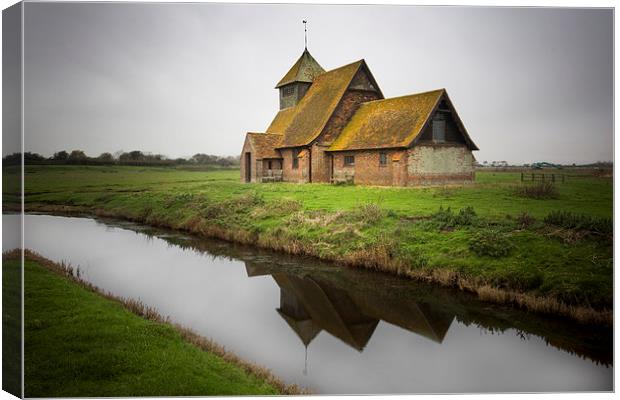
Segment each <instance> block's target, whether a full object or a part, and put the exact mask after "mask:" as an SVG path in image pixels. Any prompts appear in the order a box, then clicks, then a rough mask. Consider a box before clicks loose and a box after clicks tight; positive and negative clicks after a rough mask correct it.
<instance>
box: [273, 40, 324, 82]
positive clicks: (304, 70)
mask: <svg viewBox="0 0 620 400" xmlns="http://www.w3.org/2000/svg"><path fill="white" fill-rule="evenodd" d="M323 72H325V70H324V69H323V67H321V66H320V65H319V63H318V62H317V61H316V60H315V59H314V57H312V55H311V54H310V52H309V51H308V49H304V52H303V53H302V54H301V57H299V59H298V60H297V62H295V64H293V66H292V67H291V69H290V70H289V71H288V72H287V73H286V75H284V78H282V79H280V82H278V84H277V85H276V89H277V88H279V87H281V86H284V85H287V84H289V83H293V82H308V83H310V82H312V81H313V80H314V78H315V77H316V76H318V75H320V74H322V73H323Z"/></svg>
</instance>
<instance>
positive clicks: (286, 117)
mask: <svg viewBox="0 0 620 400" xmlns="http://www.w3.org/2000/svg"><path fill="white" fill-rule="evenodd" d="M295 111H296V110H295V107H288V108H284V109H282V110H280V111H278V113H277V114H276V116H275V118H274V119H273V121H271V124H270V125H269V127H268V128H267V131H266V132H267V133H278V134H283V133H284V131H285V130H286V128H287V127H288V126H289V125H290V124H291V121H292V120H293V117H294V116H295Z"/></svg>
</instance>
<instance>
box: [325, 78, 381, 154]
mask: <svg viewBox="0 0 620 400" xmlns="http://www.w3.org/2000/svg"><path fill="white" fill-rule="evenodd" d="M377 99H379V94H378V93H376V92H369V91H364V90H347V92H346V93H345V94H344V96H342V99H341V100H340V103H339V104H338V107H336V110H335V111H334V113H333V114H332V116H331V117H330V119H329V121H327V124H326V125H325V128H324V129H323V132H321V135H320V136H319V138H318V139H317V143H320V144H331V143H332V142H333V141H334V140H335V139H336V138H337V137H338V135H339V134H340V132H342V128H344V126H345V125H346V124H347V122H349V120H350V119H351V117H352V116H353V114H355V112H356V111H357V109H358V108H359V106H360V105H361V104H362V103H365V102H367V101H372V100H377Z"/></svg>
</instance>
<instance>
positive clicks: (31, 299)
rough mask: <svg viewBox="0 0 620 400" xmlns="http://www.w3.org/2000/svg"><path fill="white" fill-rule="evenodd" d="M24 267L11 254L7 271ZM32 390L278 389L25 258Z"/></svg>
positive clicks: (65, 393)
mask: <svg viewBox="0 0 620 400" xmlns="http://www.w3.org/2000/svg"><path fill="white" fill-rule="evenodd" d="M16 270H19V261H18V260H9V261H7V260H5V261H4V263H3V272H4V273H5V274H6V273H7V272H8V273H11V272H10V271H16ZM25 277H26V282H25V383H26V385H25V392H26V397H90V396H97V397H107V396H121V397H128V396H209V395H211V396H212V395H239V394H258V395H271V394H277V391H276V389H275V388H274V387H272V386H270V385H268V384H267V383H265V382H264V381H261V380H260V379H258V378H256V377H253V376H251V375H248V374H246V373H245V372H244V371H243V370H242V369H241V368H239V367H237V366H235V365H233V364H230V363H228V362H226V361H224V360H223V359H222V358H221V357H218V356H216V355H214V354H211V353H209V352H206V351H202V350H200V349H199V348H197V347H195V346H193V345H191V344H189V343H187V342H185V341H184V340H183V339H182V337H181V335H180V333H179V332H178V331H177V330H175V329H174V328H173V327H172V326H170V325H168V324H164V323H158V322H154V321H150V320H147V319H144V318H141V317H139V316H137V315H135V314H132V313H131V312H129V311H127V310H126V309H125V308H124V307H123V306H122V305H121V304H120V303H118V302H115V301H113V300H109V299H106V298H104V297H101V296H100V295H98V294H96V293H94V292H92V291H89V290H88V289H86V288H84V287H82V286H80V285H78V284H76V283H75V282H73V281H70V280H69V279H67V278H66V277H63V276H61V275H58V274H57V273H54V272H51V271H49V270H47V269H45V268H43V267H42V266H41V265H40V264H38V263H37V262H35V261H31V260H28V261H26V263H25Z"/></svg>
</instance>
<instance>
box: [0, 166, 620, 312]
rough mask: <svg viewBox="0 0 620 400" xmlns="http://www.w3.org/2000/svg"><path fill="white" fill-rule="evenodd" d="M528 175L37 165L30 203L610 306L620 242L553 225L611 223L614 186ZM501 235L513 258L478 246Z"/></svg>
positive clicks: (29, 174) (9, 197)
mask: <svg viewBox="0 0 620 400" xmlns="http://www.w3.org/2000/svg"><path fill="white" fill-rule="evenodd" d="M564 172H566V173H569V174H571V175H576V174H577V172H575V171H564ZM17 173H18V170H17V169H11V168H8V169H5V170H4V177H5V179H4V182H5V184H4V185H5V186H4V199H5V202H7V203H11V202H12V201H14V199H15V198H16V191H17V189H18V186H17V184H16V183H15V181H16V180H15V179H10V178H11V177H14V176H15V175H16V174H17ZM519 178H520V174H519V173H510V172H478V173H477V175H476V182H475V183H474V184H472V185H466V186H452V187H426V188H390V187H387V188H386V187H365V186H333V185H328V184H311V185H308V184H306V185H303V184H289V183H272V184H243V183H240V182H239V171H235V170H221V171H206V172H205V171H182V170H175V169H166V168H143V167H84V166H82V167H76V166H29V167H27V168H26V175H25V185H26V198H25V202H26V208H27V209H30V210H48V211H53V210H54V207H58V206H72V208H73V209H79V210H84V211H87V212H98V213H102V214H105V215H113V216H118V217H123V218H129V219H134V220H139V221H142V222H146V223H150V224H154V225H161V226H167V227H171V228H175V229H184V230H188V231H191V232H194V233H198V234H205V235H215V236H219V237H222V238H226V239H231V240H238V241H241V242H247V243H255V244H258V245H262V246H265V247H271V248H275V249H280V250H285V251H289V252H293V253H302V254H310V255H315V256H319V257H323V258H326V259H330V260H335V261H339V262H340V261H341V262H349V261H352V260H353V261H352V262H355V260H358V261H359V260H371V261H373V260H377V262H376V264H380V263H381V262H382V261H381V260H383V261H385V260H388V261H390V262H392V261H397V262H398V265H399V267H398V268H406V269H407V270H409V271H412V272H415V273H432V272H433V271H451V272H455V273H457V274H458V275H459V276H461V277H464V278H466V279H468V280H469V281H474V282H476V285H478V286H480V285H491V286H493V287H496V288H499V289H506V290H516V291H520V292H526V293H529V294H531V295H534V296H542V297H550V298H554V299H556V300H559V301H561V302H564V303H566V304H569V305H586V306H593V307H595V308H598V309H600V308H611V303H612V292H613V290H612V270H613V268H612V260H613V245H612V240H611V237H610V235H609V234H606V235H594V234H592V233H588V232H585V233H584V232H580V231H576V230H574V229H570V228H566V227H562V226H554V225H552V224H549V223H545V222H544V221H545V218H546V217H547V216H548V215H549V214H550V213H552V212H555V211H558V210H561V211H563V212H567V213H572V214H579V215H584V216H587V217H589V218H591V219H592V221H594V222H593V224H592V225H596V224H598V223H599V222H600V223H603V224H606V223H607V222H605V221H604V220H605V219H611V218H612V216H613V215H612V213H613V211H612V210H613V206H612V203H613V190H612V179H611V178H599V177H595V176H591V175H587V174H582V176H579V177H573V176H571V177H569V178H568V179H567V181H566V182H565V183H559V184H557V185H556V187H557V190H558V196H557V198H550V199H531V198H526V197H522V196H520V195H519V194H518V191H517V190H515V188H516V187H518V186H520V185H523V184H522V183H521V182H520V179H519ZM440 207H441V208H443V209H444V210H446V209H447V208H450V209H451V211H454V212H456V214H458V212H459V210H461V209H466V208H468V207H471V208H472V209H473V211H474V214H475V217H474V218H473V219H472V221H471V223H468V224H462V223H456V224H454V223H449V224H448V225H446V223H445V221H443V220H442V219H441V218H442V217H440V216H438V215H437V213H438V210H439V209H440ZM523 213H527V215H528V216H527V218H525V217H523V216H522V214H523ZM524 220H527V221H529V222H528V223H527V224H526V225H527V226H524V224H523V223H522V221H524ZM580 220H584V219H583V218H581V219H580ZM599 220H600V221H599ZM601 221H603V222H601ZM608 222H609V221H608ZM480 235H487V236H488V235H495V236H491V237H489V238H488V240H485V238H484V237H482V236H480ZM497 235H500V236H501V238H503V239H502V240H501V241H500V242H501V243H505V242H509V243H510V248H511V249H510V251H504V249H495V250H493V251H479V249H478V247H477V246H475V245H472V241H473V240H479V239H482V240H483V241H486V242H488V243H491V242H493V237H500V236H497ZM504 239H505V240H504ZM369 264H372V263H369ZM403 265H404V267H403ZM371 266H373V265H371Z"/></svg>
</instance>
